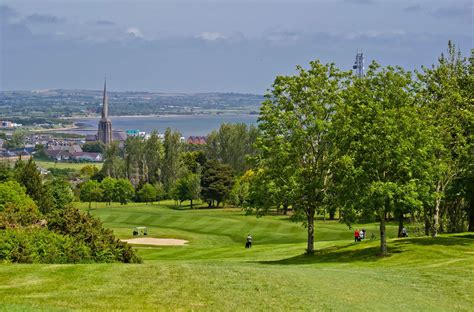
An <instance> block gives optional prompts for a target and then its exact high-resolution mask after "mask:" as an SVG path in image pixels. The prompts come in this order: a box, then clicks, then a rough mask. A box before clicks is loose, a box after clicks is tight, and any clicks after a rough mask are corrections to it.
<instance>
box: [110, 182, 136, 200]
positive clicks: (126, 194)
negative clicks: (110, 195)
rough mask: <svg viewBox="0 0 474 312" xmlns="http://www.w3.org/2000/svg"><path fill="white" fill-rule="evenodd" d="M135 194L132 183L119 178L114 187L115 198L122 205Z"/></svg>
mask: <svg viewBox="0 0 474 312" xmlns="http://www.w3.org/2000/svg"><path fill="white" fill-rule="evenodd" d="M134 195H135V189H134V188H133V185H132V183H130V181H128V180H127V179H117V181H116V182H115V188H114V199H115V200H116V201H118V202H119V203H120V204H121V205H126V204H127V203H128V202H129V201H130V200H131V199H132V198H133V196H134Z"/></svg>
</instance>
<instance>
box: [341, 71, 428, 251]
mask: <svg viewBox="0 0 474 312" xmlns="http://www.w3.org/2000/svg"><path fill="white" fill-rule="evenodd" d="M421 116H422V114H421V113H420V111H419V110H418V105H417V98H416V85H415V83H414V82H413V80H412V76H411V74H410V73H409V72H405V71H404V70H402V69H401V68H392V67H387V68H380V66H379V65H378V64H376V63H372V64H371V65H370V66H369V69H368V71H367V73H366V76H365V77H363V78H362V79H358V78H354V81H353V83H352V84H351V86H349V87H348V88H347V90H346V92H345V93H344V105H340V107H339V110H338V111H337V112H336V115H335V117H334V120H335V121H334V123H335V124H336V125H337V131H335V137H334V141H335V142H337V146H338V148H339V150H338V151H339V153H340V155H343V156H342V160H341V161H343V162H344V164H341V165H340V166H336V167H335V169H334V170H335V171H337V170H338V169H341V168H346V169H347V170H346V171H345V172H344V173H343V175H342V176H339V177H338V178H340V181H341V182H342V185H343V186H344V185H345V186H346V187H343V188H341V189H340V192H342V193H344V194H343V195H341V198H344V199H346V200H347V201H346V202H345V207H346V209H349V210H351V209H355V210H356V211H360V212H361V213H363V214H366V215H370V214H372V215H374V214H375V215H376V216H377V217H378V219H379V220H380V221H381V226H380V239H381V253H382V254H383V255H385V254H386V253H387V247H386V241H385V218H386V216H387V214H388V213H390V212H394V211H399V212H401V213H408V212H411V213H414V212H416V211H418V210H419V209H421V207H422V205H423V199H424V198H426V197H427V196H428V195H429V193H423V192H427V191H428V190H429V189H427V188H426V187H424V185H425V184H424V183H426V180H427V176H426V174H427V169H428V168H429V166H430V155H431V153H430V152H431V148H432V147H431V141H430V140H431V139H430V138H431V134H432V129H431V128H430V127H429V124H426V123H425V122H424V121H423V120H422V118H421ZM340 185H341V183H340ZM347 214H349V215H350V214H351V212H350V211H348V212H347Z"/></svg>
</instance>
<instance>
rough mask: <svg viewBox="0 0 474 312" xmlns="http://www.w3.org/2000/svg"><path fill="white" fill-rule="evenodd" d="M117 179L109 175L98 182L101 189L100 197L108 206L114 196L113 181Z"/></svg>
mask: <svg viewBox="0 0 474 312" xmlns="http://www.w3.org/2000/svg"><path fill="white" fill-rule="evenodd" d="M116 181H117V180H116V179H114V178H111V177H106V178H105V179H103V180H102V182H100V188H101V189H102V199H103V200H104V201H105V202H106V203H107V205H108V206H110V203H111V202H112V200H114V197H115V182H116Z"/></svg>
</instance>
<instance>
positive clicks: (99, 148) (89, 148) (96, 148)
mask: <svg viewBox="0 0 474 312" xmlns="http://www.w3.org/2000/svg"><path fill="white" fill-rule="evenodd" d="M82 150H83V151H84V152H89V153H101V154H102V153H104V151H105V144H104V143H103V142H101V141H95V142H86V143H85V144H84V145H82Z"/></svg>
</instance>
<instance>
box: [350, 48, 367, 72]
mask: <svg viewBox="0 0 474 312" xmlns="http://www.w3.org/2000/svg"><path fill="white" fill-rule="evenodd" d="M352 69H354V70H355V72H356V75H357V77H359V78H362V77H364V53H362V52H357V54H356V59H355V62H354V66H352Z"/></svg>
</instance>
